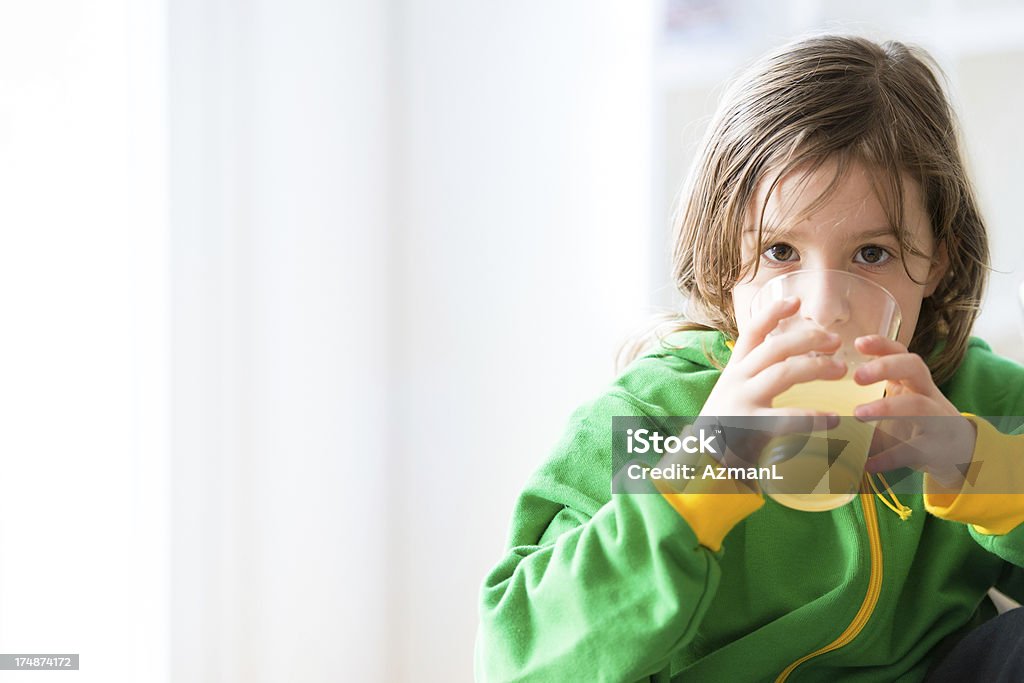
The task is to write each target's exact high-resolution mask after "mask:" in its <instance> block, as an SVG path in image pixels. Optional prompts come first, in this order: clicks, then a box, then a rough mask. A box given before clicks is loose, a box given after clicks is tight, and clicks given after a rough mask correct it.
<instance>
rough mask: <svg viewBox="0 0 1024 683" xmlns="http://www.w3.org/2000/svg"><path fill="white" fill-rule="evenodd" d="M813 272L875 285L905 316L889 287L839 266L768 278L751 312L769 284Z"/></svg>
mask: <svg viewBox="0 0 1024 683" xmlns="http://www.w3.org/2000/svg"><path fill="white" fill-rule="evenodd" d="M812 273H813V274H820V273H828V274H833V273H834V274H837V275H843V276H846V277H849V278H853V279H854V280H859V281H861V282H864V283H867V284H869V285H871V286H872V287H875V288H877V289H879V290H880V291H881V292H882V294H884V295H885V296H886V297H887V298H888V299H889V302H890V303H891V304H892V306H893V307H894V308H895V313H896V316H897V317H898V318H902V317H903V311H902V309H901V308H900V303H899V302H898V301H897V300H896V297H895V296H894V295H893V293H892V292H890V291H889V290H888V289H886V288H885V287H883V286H882V285H880V284H878V283H877V282H875V281H874V280H870V279H868V278H866V277H864V276H863V275H858V274H857V273H851V272H850V271H848V270H839V269H838V268H813V269H806V270H794V271H791V272H789V273H782V274H781V275H776V276H775V277H773V278H772V279H770V280H768V281H767V282H765V283H764V284H763V285H761V286H760V287H758V289H757V292H755V293H754V296H753V298H752V299H751V300H750V312H751V313H755V312H756V311H757V307H756V306H755V304H757V303H758V301H759V300H760V298H761V295H762V294H764V293H765V291H767V289H768V286H769V285H772V284H774V283H776V282H781V281H782V280H785V279H787V278H791V277H794V276H797V275H801V274H804V275H807V274H812Z"/></svg>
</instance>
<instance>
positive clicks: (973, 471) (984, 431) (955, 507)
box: [924, 413, 1024, 535]
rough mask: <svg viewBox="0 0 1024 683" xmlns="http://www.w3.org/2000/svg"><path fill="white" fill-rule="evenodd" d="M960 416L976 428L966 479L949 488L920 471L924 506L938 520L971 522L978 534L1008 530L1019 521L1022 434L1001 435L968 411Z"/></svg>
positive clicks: (1023, 515)
mask: <svg viewBox="0 0 1024 683" xmlns="http://www.w3.org/2000/svg"><path fill="white" fill-rule="evenodd" d="M964 417H966V418H967V419H968V420H970V421H971V422H972V423H973V424H974V426H975V428H976V429H977V431H978V437H977V440H976V441H975V443H974V456H973V458H972V461H971V466H970V470H969V472H968V476H967V479H968V481H966V482H964V484H963V486H962V487H961V488H960V489H950V488H947V487H945V486H942V485H941V484H939V483H938V482H936V481H935V480H934V479H932V478H931V477H930V476H929V475H927V474H925V475H924V506H925V509H926V510H928V512H930V513H932V514H933V515H935V516H936V517H941V518H942V519H948V520H951V521H956V522H964V523H967V524H971V525H972V526H973V527H974V529H975V530H976V531H978V532H979V533H982V534H988V535H1002V534H1005V533H1008V532H1009V531H1011V530H1012V529H1014V528H1015V527H1017V526H1018V525H1020V524H1022V523H1024V436H1015V435H1011V434H1002V433H1000V432H999V430H997V429H996V428H995V427H994V426H992V424H990V423H989V422H988V421H987V420H983V419H981V418H979V417H976V416H974V415H971V414H969V413H964ZM993 491H1021V492H1022V493H993Z"/></svg>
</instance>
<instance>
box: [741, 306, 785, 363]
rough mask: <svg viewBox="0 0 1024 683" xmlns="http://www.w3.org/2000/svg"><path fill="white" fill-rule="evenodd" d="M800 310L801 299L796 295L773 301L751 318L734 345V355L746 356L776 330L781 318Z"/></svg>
mask: <svg viewBox="0 0 1024 683" xmlns="http://www.w3.org/2000/svg"><path fill="white" fill-rule="evenodd" d="M798 310H800V299H798V298H797V297H795V296H790V297H786V298H785V299H779V300H778V301H773V302H772V303H771V304H769V305H768V307H767V308H765V309H764V310H763V311H760V312H759V313H758V314H757V315H755V316H754V317H753V318H751V319H750V324H749V325H748V326H747V329H746V330H745V331H744V333H743V334H741V335H740V336H739V338H738V339H737V340H736V346H734V347H733V350H732V357H733V358H736V359H742V358H745V357H746V355H747V354H748V353H750V351H751V350H752V349H755V348H757V347H758V346H759V345H760V344H761V342H763V341H764V339H765V337H767V336H768V334H769V333H770V332H771V331H772V330H774V329H775V328H776V327H777V326H778V324H779V321H780V320H784V319H786V318H788V317H789V316H791V315H793V314H794V313H796V312H797V311H798Z"/></svg>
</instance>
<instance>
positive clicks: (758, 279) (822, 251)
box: [732, 163, 945, 346]
mask: <svg viewBox="0 0 1024 683" xmlns="http://www.w3.org/2000/svg"><path fill="white" fill-rule="evenodd" d="M868 173H869V172H868V170H867V169H866V168H865V167H864V166H862V165H860V164H854V165H852V166H851V167H850V169H849V171H848V172H847V174H846V176H845V177H844V178H842V179H840V180H839V181H838V183H839V184H838V185H837V186H836V187H835V189H834V191H833V192H832V194H831V196H829V198H828V199H827V200H826V201H825V202H824V203H823V204H822V205H821V206H819V207H818V208H817V209H816V210H815V211H814V212H812V213H809V214H806V215H805V213H806V212H805V209H806V208H808V207H810V206H812V205H813V204H814V202H815V200H816V199H817V198H818V197H819V196H821V194H822V193H823V192H824V191H825V189H826V188H827V187H828V186H829V184H830V183H831V182H832V180H833V178H834V176H835V165H834V164H833V163H826V164H823V165H822V166H821V167H820V168H819V169H818V170H817V171H815V172H813V173H810V174H807V173H805V172H794V173H791V174H790V175H788V176H786V177H784V178H783V179H782V180H781V182H779V184H778V185H777V186H776V188H775V191H774V192H773V193H772V195H771V197H770V198H769V199H768V203H767V205H766V207H765V215H764V225H765V239H764V243H763V245H762V247H763V249H762V252H761V254H760V255H757V254H756V253H755V252H756V251H757V246H758V245H757V223H758V221H757V208H758V207H760V206H762V205H763V204H764V199H765V193H766V192H767V189H768V188H767V186H768V184H769V183H768V182H767V181H766V182H762V183H761V184H760V185H759V186H758V189H757V191H756V193H755V196H754V202H753V203H752V205H751V207H750V209H749V210H748V212H747V214H748V217H747V225H746V227H745V232H744V233H743V263H744V264H745V265H746V264H751V263H753V262H754V258H755V256H756V257H757V258H758V259H759V260H760V265H759V267H758V270H757V274H756V276H754V277H753V279H751V275H750V272H749V271H748V272H746V273H745V274H744V276H743V277H741V278H740V281H739V282H738V283H737V284H736V286H735V287H734V288H733V291H732V300H733V306H734V311H735V313H736V324H737V326H738V328H739V332H740V334H741V335H742V334H743V331H744V329H745V327H746V325H747V323H748V322H749V320H750V302H751V300H752V299H753V298H754V295H755V294H756V293H757V290H758V289H760V287H761V285H763V284H764V283H765V282H767V281H768V280H770V279H772V278H773V277H776V276H778V275H782V274H783V273H790V272H793V271H797V270H807V269H810V270H821V269H824V268H829V269H835V270H845V271H848V272H850V273H855V274H857V275H860V276H863V277H865V278H867V279H869V280H872V281H873V282H876V283H878V284H880V285H882V286H883V287H885V288H886V289H887V290H889V292H890V293H892V295H893V296H894V297H895V298H896V301H897V302H898V303H899V305H900V311H901V312H902V315H903V322H902V324H901V325H900V331H899V337H898V339H897V341H899V342H901V343H902V344H904V345H905V346H908V345H909V344H910V340H911V339H912V338H913V336H914V329H915V328H916V327H917V318H918V314H919V313H920V310H921V301H922V299H924V298H925V297H926V296H930V295H931V293H932V292H933V291H934V290H935V287H936V285H937V284H938V282H939V280H940V279H941V277H942V274H943V271H944V269H945V258H944V255H942V254H939V255H938V256H939V257H938V258H933V255H935V243H934V239H933V238H932V229H931V225H930V223H929V221H928V216H927V214H926V213H925V210H924V203H923V201H922V199H921V193H920V189H919V188H918V186H917V183H915V182H913V181H911V180H905V181H904V183H903V187H904V203H905V206H904V215H905V220H906V223H905V224H904V226H903V229H904V231H905V232H906V235H907V237H908V239H909V241H910V242H911V244H913V245H914V246H915V247H916V248H917V249H918V250H919V251H920V252H921V253H922V254H925V256H914V255H912V254H909V253H908V254H905V258H906V268H904V263H903V261H901V259H900V246H899V241H898V240H897V238H896V235H895V234H893V233H892V231H891V230H890V229H889V228H888V227H887V226H889V224H890V223H889V219H888V218H887V217H886V213H885V210H884V208H883V206H882V203H881V202H880V201H879V199H878V197H877V196H876V195H875V191H874V189H873V187H872V184H871V180H870V176H869V175H868ZM791 216H803V218H801V219H800V220H799V222H797V223H796V224H792V222H791V221H790V220H788V218H789V217H791ZM772 226H778V227H779V228H780V229H779V230H778V231H775V230H772ZM908 270H909V271H910V273H911V274H913V276H914V277H913V279H911V278H910V276H908V274H907V271H908ZM750 271H752V269H750ZM914 280H917V282H915V281H914ZM919 283H922V284H919Z"/></svg>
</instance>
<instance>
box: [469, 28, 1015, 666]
mask: <svg viewBox="0 0 1024 683" xmlns="http://www.w3.org/2000/svg"><path fill="white" fill-rule="evenodd" d="M927 64H928V61H927V57H926V55H925V54H924V53H922V52H920V51H918V50H913V49H910V48H907V47H906V46H904V45H902V44H900V43H894V42H890V43H885V44H883V45H878V44H875V43H873V42H870V41H868V40H865V39H862V38H851V37H837V36H825V37H815V38H811V39H806V40H802V41H800V42H797V43H794V44H791V45H788V46H786V47H784V48H783V49H781V50H780V51H778V52H776V53H774V54H771V55H769V56H767V57H766V58H764V59H762V60H761V61H759V62H758V63H757V64H755V65H754V66H753V67H752V68H751V70H749V71H748V72H747V73H746V74H745V75H744V76H742V77H741V78H740V80H738V81H737V82H736V83H735V84H734V86H733V87H732V88H731V89H730V90H729V91H727V92H726V94H725V96H724V97H723V101H722V103H721V105H720V108H719V111H718V113H717V115H716V117H715V119H714V121H713V122H712V124H711V126H710V128H709V132H708V135H707V137H706V139H705V143H704V147H703V152H702V154H701V155H700V157H699V160H698V162H697V163H696V165H695V166H694V170H693V172H692V174H691V178H690V180H689V183H688V187H687V191H686V192H685V193H684V196H683V199H684V201H683V205H682V210H681V212H680V217H679V219H678V225H677V231H676V241H675V243H676V246H675V253H674V275H675V279H676V284H677V286H678V288H679V290H680V291H681V292H682V293H683V294H684V295H685V296H686V298H687V299H688V300H689V302H690V304H691V306H692V310H691V311H690V314H689V319H688V322H687V323H686V324H684V325H680V326H679V328H678V329H677V330H675V331H674V332H673V333H672V334H671V335H669V336H668V337H667V338H665V339H663V340H662V343H661V344H660V345H655V346H654V347H653V348H648V349H647V350H646V353H644V354H640V356H641V357H638V358H636V359H635V360H633V362H632V363H631V364H630V365H629V366H628V367H627V368H626V369H625V371H624V372H623V373H622V374H621V375H620V376H619V378H618V379H617V380H616V381H615V383H614V384H613V385H612V386H611V388H610V389H609V390H608V392H607V393H606V394H604V395H603V396H601V397H599V398H598V399H596V400H595V401H593V402H591V403H589V404H587V405H585V406H583V407H582V408H580V409H579V410H578V411H577V412H576V413H575V414H574V415H573V417H572V418H571V422H570V425H569V428H568V430H567V431H566V433H565V436H564V438H563V439H562V440H561V442H560V443H559V444H558V445H557V446H556V448H555V450H554V453H553V454H552V455H551V457H550V458H549V460H548V461H547V462H546V464H545V465H543V466H542V467H541V468H540V470H539V471H538V472H537V473H536V474H535V475H534V476H533V478H532V479H531V481H530V482H529V484H528V485H527V488H526V490H525V491H524V492H523V494H522V495H521V497H520V499H519V501H518V503H517V505H516V509H515V511H514V513H513V521H512V529H511V535H510V539H509V542H508V551H507V553H506V555H505V556H504V558H502V559H501V561H499V562H498V564H497V565H496V566H495V567H494V569H493V571H492V572H491V573H490V575H489V576H488V577H487V578H486V580H485V582H484V586H483V589H482V594H481V605H480V620H481V624H480V631H479V635H478V639H477V648H476V672H477V677H478V679H480V680H486V681H507V680H540V681H627V682H629V681H639V680H651V681H669V680H687V681H691V680H692V681H729V682H733V681H772V680H775V681H837V680H840V681H845V680H856V681H896V680H899V681H921V680H926V679H927V680H929V681H933V680H934V681H940V680H962V679H964V678H967V679H970V680H1004V679H1003V678H999V676H1004V677H1007V678H1005V680H1024V673H1022V671H1024V669H1022V668H1020V664H1019V662H1020V661H1021V654H1020V652H1018V650H1017V648H1016V644H1017V640H1018V639H1020V638H1021V634H1024V620H1021V619H1020V618H1019V616H1018V613H1024V610H1012V611H1010V612H1007V613H1006V614H1004V615H1002V616H999V617H996V616H995V615H996V610H995V608H994V606H993V604H992V602H991V600H990V599H988V597H987V591H988V590H989V589H990V588H991V587H992V586H997V587H999V588H1001V589H1003V590H1004V591H1005V592H1007V593H1009V594H1011V595H1012V596H1017V597H1024V590H1022V589H1024V572H1022V571H1021V569H1020V568H1021V567H1022V566H1024V526H1021V522H1024V496H1021V495H1012V496H995V495H984V494H982V493H979V492H982V491H994V490H996V489H995V488H993V486H1003V488H1002V489H999V490H1001V491H1012V490H1013V489H1012V488H1007V487H1012V486H1013V485H1014V482H1016V481H1017V480H1018V479H1020V477H1019V475H1017V474H1016V472H1015V470H1014V464H1015V462H1016V460H1015V458H1016V457H1018V456H1019V457H1024V449H1022V448H1021V445H1020V443H1019V441H1018V439H1017V437H1015V436H1013V435H1004V434H1001V433H1000V432H999V431H997V430H996V429H995V428H994V427H993V426H992V425H991V424H990V423H989V422H988V421H987V420H985V419H982V418H978V417H974V415H986V416H1001V415H1024V368H1021V367H1020V366H1018V365H1016V364H1014V363H1012V362H1010V361H1008V360H1005V359H1002V358H1000V357H998V356H996V355H995V354H993V353H992V352H991V350H990V349H989V347H988V346H986V344H985V343H984V342H982V341H981V340H978V339H976V338H972V337H970V330H971V326H972V323H973V321H974V318H975V316H976V312H977V308H978V304H979V302H980V300H981V295H982V291H983V287H984V282H985V276H986V268H987V262H988V247H987V240H986V234H985V226H984V223H983V221H982V219H981V216H980V214H979V211H978V208H977V204H976V201H975V198H974V194H973V191H972V189H971V186H970V183H969V182H968V179H967V174H966V171H965V169H964V163H963V159H962V158H961V154H960V149H959V146H958V142H957V138H956V132H955V131H956V126H955V120H954V115H953V113H952V111H951V109H950V105H949V103H948V102H947V100H946V98H945V96H944V94H943V92H942V89H941V87H940V86H939V84H938V82H937V79H936V78H935V76H934V75H933V72H932V70H931V69H930V68H929V66H928V65H927ZM825 268H828V269H840V270H846V271H849V272H852V273H856V274H858V275H861V276H863V277H867V278H870V279H871V280H873V281H875V282H877V283H878V284H880V285H882V286H883V287H885V288H886V289H888V290H889V291H890V292H891V293H892V294H893V295H894V296H895V297H896V299H897V300H898V302H899V305H900V308H901V310H902V313H903V325H902V327H901V332H900V334H899V336H898V338H897V339H896V340H895V341H891V340H887V339H884V338H881V337H862V338H860V339H858V340H857V345H858V348H859V350H861V351H862V352H863V353H865V354H868V355H870V356H873V357H875V358H874V360H871V361H870V362H868V363H866V364H865V365H863V366H861V367H860V368H859V369H858V370H857V372H856V374H855V376H854V379H855V381H857V382H858V383H860V384H870V383H874V382H878V381H883V380H884V381H886V382H887V385H886V387H887V389H886V394H885V397H884V398H882V399H880V400H878V401H874V402H871V403H868V404H865V405H862V406H860V407H858V408H857V410H856V411H855V412H856V415H857V416H858V417H861V418H865V419H868V418H871V419H877V418H881V417H888V416H901V415H914V416H945V417H944V419H943V420H938V421H933V422H934V423H936V424H941V425H942V426H941V428H940V429H937V430H936V433H934V434H932V435H931V439H932V442H933V443H939V444H941V447H940V448H936V449H929V450H928V451H927V452H926V455H925V456H923V457H922V456H920V452H919V451H912V450H905V451H900V450H899V449H892V450H889V451H884V452H882V453H881V454H878V455H876V456H874V457H873V458H872V459H871V460H869V462H868V466H867V473H866V474H865V480H864V486H863V487H862V489H861V494H860V495H859V496H857V498H856V499H855V500H854V501H853V502H852V503H850V504H848V505H845V506H843V507H840V508H838V509H835V510H832V511H830V512H819V513H807V512H799V511H794V510H791V509H788V508H785V507H782V506H780V505H778V504H777V503H775V502H774V501H772V500H767V501H766V500H765V498H764V497H763V496H762V495H761V494H760V493H759V492H757V491H749V490H743V491H740V490H739V489H737V488H735V487H734V488H731V489H730V488H727V487H728V486H729V485H730V482H722V483H720V482H703V483H701V484H700V486H702V487H703V488H702V489H700V491H695V490H694V489H691V488H687V489H686V492H685V493H676V492H673V491H670V490H668V489H665V490H664V491H663V492H659V490H658V489H656V488H654V487H653V486H652V485H651V484H650V482H646V483H644V484H643V485H644V486H647V487H648V488H647V489H646V492H647V493H648V494H649V495H640V494H637V495H634V494H617V495H611V494H610V475H611V470H612V465H611V446H612V417H613V416H620V415H624V416H636V417H645V418H658V417H663V416H672V415H677V416H686V415H690V416H695V415H702V416H710V417H713V416H716V415H720V416H726V415H754V416H773V415H782V414H787V415H789V414H792V411H791V410H789V411H782V410H780V409H774V408H772V400H773V398H775V397H776V396H778V395H779V394H780V393H781V392H783V391H785V390H786V389H787V388H789V387H790V386H792V385H793V384H795V383H798V382H806V381H810V380H815V379H837V378H839V377H841V376H842V375H843V374H844V372H845V366H842V365H841V364H837V363H835V362H833V361H832V360H830V359H829V357H828V355H827V354H828V352H831V351H834V350H835V349H836V347H837V345H838V341H837V340H836V339H835V338H834V337H833V336H831V335H829V334H828V333H826V332H820V331H819V332H808V331H801V332H793V333H787V334H780V335H773V336H768V333H769V332H771V331H772V330H773V329H774V328H775V326H776V324H777V323H778V322H779V321H780V320H782V319H783V318H786V317H787V316H789V315H792V314H793V313H794V312H795V311H796V310H797V308H798V306H799V303H798V302H797V301H793V300H790V301H782V302H778V303H776V304H774V305H773V306H771V307H769V308H768V309H767V310H765V311H763V312H762V313H759V314H758V315H754V316H752V315H750V314H749V310H750V300H751V297H752V296H753V294H754V292H756V291H757V289H758V288H759V287H760V286H761V285H762V284H763V283H764V282H765V281H766V280H767V279H770V278H772V277H775V276H777V275H779V274H781V273H787V272H791V271H793V270H800V269H825ZM733 340H735V343H734V342H733ZM812 351H821V352H824V355H821V354H818V355H814V354H810V352H812ZM806 414H808V415H813V414H815V412H814V411H807V412H806ZM929 424H932V423H929ZM915 452H916V453H918V457H914V456H913V453H915ZM956 463H970V464H971V467H970V471H969V476H968V477H967V480H966V481H965V480H964V478H963V476H960V477H959V478H954V479H950V478H949V477H938V476H937V473H938V472H939V471H940V470H941V471H943V472H948V471H949V469H950V467H951V465H953V464H956ZM982 463H983V464H984V467H981V466H980V465H981V464H982ZM898 467H899V468H902V467H912V468H914V469H915V470H919V471H921V472H923V474H920V475H915V476H919V477H921V479H920V486H919V488H918V489H917V490H918V491H919V493H917V494H901V496H902V500H901V499H899V498H897V497H896V496H895V495H894V493H893V492H892V491H886V490H885V488H886V486H885V484H884V481H883V480H881V479H879V478H878V477H877V476H876V474H874V473H877V472H882V471H887V470H890V469H893V468H898ZM964 471H966V470H964ZM874 490H877V491H879V493H878V494H877V495H876V494H875V493H873V491H874ZM1016 490H1017V491H1022V490H1024V489H1020V488H1018V489H1016ZM716 491H732V493H730V494H722V493H718V494H717V495H701V494H702V493H715V492H716ZM737 491H739V492H737ZM965 666H966V667H967V668H966V669H965V668H964V667H965ZM1007 667H1017V668H1009V669H1008V668H1007ZM965 671H967V672H968V673H964V672H965Z"/></svg>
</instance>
